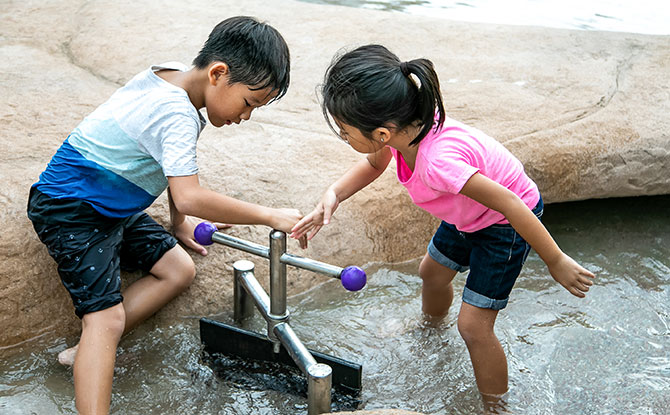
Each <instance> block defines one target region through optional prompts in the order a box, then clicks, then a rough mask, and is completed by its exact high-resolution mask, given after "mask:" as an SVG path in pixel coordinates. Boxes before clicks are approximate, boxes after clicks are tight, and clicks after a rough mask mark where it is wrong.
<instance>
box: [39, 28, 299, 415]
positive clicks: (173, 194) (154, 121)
mask: <svg viewBox="0 0 670 415" xmlns="http://www.w3.org/2000/svg"><path fill="white" fill-rule="evenodd" d="M193 65H194V67H193V68H191V69H190V70H189V69H188V68H187V67H186V66H185V65H183V64H180V63H168V64H164V65H159V66H152V67H151V68H149V69H148V70H146V71H144V72H142V73H140V74H138V75H136V76H135V77H134V78H133V79H132V80H130V81H129V82H128V83H127V84H126V85H125V86H124V87H122V88H120V89H119V90H117V91H116V92H115V93H114V94H113V95H112V96H111V97H110V98H109V99H108V100H107V101H106V102H105V103H103V104H102V105H101V106H100V107H98V108H97V109H96V110H95V111H94V112H93V113H91V114H90V115H89V116H88V117H86V118H85V119H84V120H83V121H82V122H81V123H80V124H79V125H78V126H77V128H75V130H74V131H73V132H72V133H71V134H70V135H69V137H68V138H67V139H66V140H65V142H64V143H63V144H62V146H61V147H60V148H59V149H58V151H57V152H56V154H55V155H54V156H53V158H52V160H51V161H50V163H49V165H48V166H47V168H46V170H45V171H44V172H43V173H42V174H41V175H40V178H39V180H38V182H37V183H35V184H34V185H33V186H32V188H31V191H30V197H29V201H28V217H29V218H30V219H31V221H32V222H33V226H34V228H35V231H36V232H37V234H38V236H39V238H40V240H41V241H42V242H43V243H44V244H45V245H46V246H47V248H48V250H49V254H50V255H51V256H52V257H53V258H54V259H55V260H56V262H57V263H58V272H59V275H60V276H61V280H62V281H63V284H64V285H65V287H66V288H67V290H68V291H69V293H70V296H71V297H72V301H73V303H74V306H75V312H76V314H77V316H79V317H80V318H81V320H82V333H81V339H80V341H79V344H78V345H77V346H75V347H73V348H71V349H68V350H66V351H64V352H62V353H61V355H60V356H59V360H61V361H62V363H65V364H67V363H69V364H72V363H74V386H75V400H76V406H77V409H78V411H79V412H80V413H81V414H101V413H108V411H109V407H110V399H111V389H112V379H113V374H114V362H115V357H116V348H117V345H118V342H119V339H120V338H121V336H122V335H123V334H124V333H127V332H128V331H130V330H132V329H133V328H134V327H136V326H137V325H138V324H139V323H140V322H142V321H143V320H145V319H146V318H147V317H149V316H151V315H152V314H154V313H155V312H156V311H158V310H159V309H160V308H161V307H162V306H164V305H165V304H166V303H168V302H169V301H170V300H171V299H173V298H174V297H175V296H177V295H178V294H179V293H181V292H183V291H184V290H185V289H186V288H187V287H188V286H189V285H190V283H191V282H192V281H193V278H194V277H195V265H194V263H193V261H192V259H191V257H190V256H189V255H188V254H187V253H186V251H185V250H184V249H183V248H182V247H181V246H180V245H178V244H177V240H176V239H175V238H174V237H173V236H172V235H171V234H170V233H168V232H167V231H166V230H165V229H164V228H163V227H162V226H160V225H159V224H157V223H156V222H155V221H154V220H153V219H151V218H150V217H149V216H148V215H147V214H146V213H144V212H143V210H144V209H146V208H147V207H149V206H150V205H151V203H153V201H154V200H155V199H156V198H157V197H158V196H159V195H160V194H161V193H162V192H163V190H165V189H166V188H168V187H169V191H168V200H169V206H170V217H171V219H172V225H173V231H174V234H175V236H176V237H177V239H179V240H180V241H182V242H183V243H184V245H186V246H187V247H190V248H192V249H194V250H196V251H198V252H199V253H200V254H202V255H205V254H206V250H205V249H204V248H203V247H202V246H200V245H198V244H197V243H196V242H195V240H194V238H193V229H194V227H195V225H196V220H195V219H194V218H191V216H197V217H200V218H206V219H208V220H211V221H213V222H227V223H237V224H262V225H267V226H270V227H272V228H276V229H280V230H283V231H285V232H288V231H289V230H290V229H291V227H292V226H293V225H294V224H295V223H296V222H297V221H298V220H299V219H300V218H301V215H300V213H299V212H298V211H296V210H293V209H273V208H269V207H264V206H260V205H255V204H252V203H247V202H243V201H240V200H236V199H233V198H231V197H228V196H225V195H222V194H219V193H216V192H213V191H210V190H207V189H205V188H202V187H200V185H199V182H198V168H197V164H196V141H197V139H198V136H199V135H200V132H201V131H202V128H203V127H204V126H205V124H206V121H205V119H204V117H203V116H202V114H201V113H200V111H199V110H200V109H201V108H203V107H204V108H206V109H207V117H208V119H209V121H210V122H211V123H212V124H213V125H214V126H215V127H221V126H223V125H230V124H232V123H235V124H239V123H240V122H241V121H242V120H248V119H249V117H250V116H251V112H252V111H253V110H254V109H255V108H258V107H261V106H264V105H267V104H268V103H270V102H272V101H275V100H278V99H280V98H281V97H282V96H283V95H284V94H285V93H286V90H287V88H288V85H289V66H290V59H289V51H288V47H287V45H286V42H285V41H284V39H283V38H282V36H281V35H280V34H279V33H278V32H277V31H276V30H275V29H274V28H272V27H271V26H269V25H267V24H264V23H261V22H258V21H257V20H255V19H253V18H250V17H233V18H230V19H227V20H224V21H222V22H221V23H219V24H218V25H217V26H216V27H215V28H214V29H213V30H212V32H211V33H210V35H209V38H208V39H207V41H206V42H205V45H204V46H203V48H202V50H201V51H200V53H199V54H198V56H197V57H196V58H195V60H194V61H193ZM121 268H123V269H142V270H143V271H145V272H148V273H149V275H147V276H145V277H144V278H141V279H139V280H138V281H136V282H135V283H133V284H132V285H130V286H129V287H128V288H127V289H126V290H125V291H124V293H123V295H122V294H121V291H120V286H121V283H120V269H121Z"/></svg>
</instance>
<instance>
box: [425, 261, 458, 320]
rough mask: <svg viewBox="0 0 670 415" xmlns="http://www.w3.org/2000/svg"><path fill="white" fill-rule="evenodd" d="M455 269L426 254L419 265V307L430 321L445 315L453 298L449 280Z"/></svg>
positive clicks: (451, 278) (454, 273) (440, 318)
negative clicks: (420, 281)
mask: <svg viewBox="0 0 670 415" xmlns="http://www.w3.org/2000/svg"><path fill="white" fill-rule="evenodd" d="M455 275H456V271H454V270H453V269H450V268H447V267H445V266H444V265H442V264H440V263H438V262H437V261H435V260H434V259H433V258H431V257H430V255H429V254H426V255H425V256H424V257H423V260H421V264H420V265H419V276H420V277H421V280H422V281H423V284H422V287H421V301H422V305H421V309H422V311H423V312H424V313H425V314H426V315H427V317H428V319H429V320H430V322H432V323H437V322H439V321H440V320H442V319H443V318H444V316H446V315H447V312H448V311H449V307H450V306H451V303H452V301H453V299H454V287H453V285H452V284H451V281H452V280H453V279H454V276H455Z"/></svg>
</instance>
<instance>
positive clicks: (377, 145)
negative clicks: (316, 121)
mask: <svg viewBox="0 0 670 415" xmlns="http://www.w3.org/2000/svg"><path fill="white" fill-rule="evenodd" d="M334 121H335V125H337V127H338V128H339V129H340V138H341V139H342V140H343V141H344V142H345V143H347V144H349V145H350V146H351V147H352V148H353V149H354V150H356V151H358V152H359V153H364V154H371V153H376V152H377V151H379V150H381V149H382V148H384V146H386V143H385V142H384V141H381V139H377V140H375V139H370V138H367V137H366V136H364V135H363V133H362V132H361V130H359V129H358V128H356V127H352V126H351V125H347V124H345V123H343V122H340V121H338V120H334ZM374 135H375V134H373V138H374Z"/></svg>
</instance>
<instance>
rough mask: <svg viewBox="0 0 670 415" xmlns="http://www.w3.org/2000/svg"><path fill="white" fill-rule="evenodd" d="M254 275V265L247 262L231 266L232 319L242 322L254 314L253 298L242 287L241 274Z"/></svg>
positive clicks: (243, 261) (242, 261) (239, 262)
mask: <svg viewBox="0 0 670 415" xmlns="http://www.w3.org/2000/svg"><path fill="white" fill-rule="evenodd" d="M247 272H248V273H251V275H253V274H254V263H253V262H251V261H247V260H244V259H243V260H240V261H235V263H234V264H233V318H234V319H235V321H242V320H244V319H246V318H248V317H251V316H252V315H253V314H254V303H253V298H251V297H250V296H249V294H248V293H247V290H245V289H244V286H243V285H242V282H241V280H242V274H244V273H247Z"/></svg>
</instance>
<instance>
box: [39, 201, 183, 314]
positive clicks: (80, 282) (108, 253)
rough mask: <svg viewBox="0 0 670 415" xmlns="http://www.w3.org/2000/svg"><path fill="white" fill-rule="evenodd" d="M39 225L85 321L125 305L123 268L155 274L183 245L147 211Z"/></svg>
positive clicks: (65, 284) (41, 237) (59, 272)
mask: <svg viewBox="0 0 670 415" xmlns="http://www.w3.org/2000/svg"><path fill="white" fill-rule="evenodd" d="M29 210H30V208H29ZM84 222H86V221H84ZM33 227H34V228H35V231H36V232H37V235H38V236H39V238H40V240H41V241H42V243H44V244H45V245H46V246H47V249H48V250H49V255H51V257H52V258H53V259H54V260H56V263H57V264H58V274H59V275H60V277H61V280H62V282H63V285H64V286H65V288H66V289H67V290H68V291H69V293H70V296H71V297H72V302H73V303H74V307H75V313H76V314H77V316H79V318H82V317H83V316H84V315H85V314H88V313H92V312H95V311H100V310H105V309H107V308H110V307H113V306H115V305H117V304H119V303H121V302H122V301H123V297H122V295H121V270H122V269H123V270H124V271H134V270H138V269H139V270H143V271H145V272H149V270H151V268H153V266H154V265H155V264H156V262H158V260H160V259H161V257H162V256H163V255H164V254H165V253H166V252H167V251H169V250H170V249H172V248H173V247H174V246H175V245H176V244H177V240H176V239H175V238H174V237H173V236H172V235H171V234H170V233H169V232H168V231H166V230H165V228H163V227H162V226H161V225H159V224H158V223H156V221H154V220H153V219H152V218H151V217H150V216H149V215H147V214H146V213H144V212H141V213H137V214H135V215H133V216H130V217H128V218H122V219H114V220H110V219H109V218H106V220H104V221H100V222H99V223H96V224H88V223H76V222H75V223H71V224H70V223H63V222H61V223H57V224H46V223H42V222H37V221H35V222H33Z"/></svg>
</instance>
